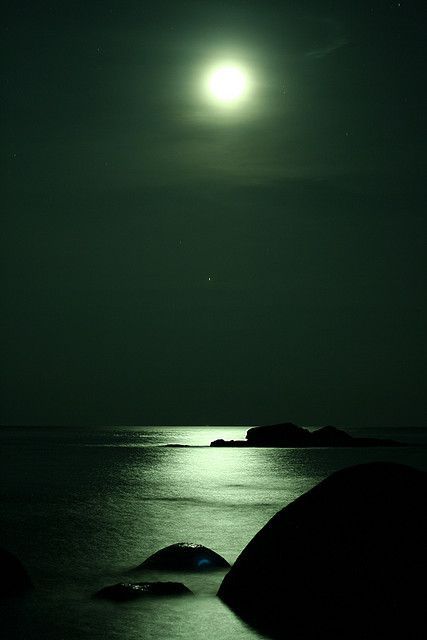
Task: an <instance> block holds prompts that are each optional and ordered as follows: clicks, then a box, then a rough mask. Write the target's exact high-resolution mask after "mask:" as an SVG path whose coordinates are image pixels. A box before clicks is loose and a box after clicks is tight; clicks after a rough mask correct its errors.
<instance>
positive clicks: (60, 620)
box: [0, 426, 427, 640]
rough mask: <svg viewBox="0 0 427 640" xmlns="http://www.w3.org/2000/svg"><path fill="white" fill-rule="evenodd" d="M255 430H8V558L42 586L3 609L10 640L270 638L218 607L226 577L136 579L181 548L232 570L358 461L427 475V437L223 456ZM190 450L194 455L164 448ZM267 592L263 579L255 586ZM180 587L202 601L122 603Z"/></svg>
mask: <svg viewBox="0 0 427 640" xmlns="http://www.w3.org/2000/svg"><path fill="white" fill-rule="evenodd" d="M247 428H248V427H247V426H245V427H242V426H240V427H236V426H230V427H224V426H221V427H208V426H201V427H186V426H177V427H158V426H156V427H135V426H132V427H131V426H128V427H123V426H120V427H114V426H109V427H102V428H101V427H85V428H83V427H82V428H74V427H73V428H71V427H67V428H65V427H49V428H47V427H43V428H41V427H40V428H39V427H13V428H12V427H1V428H0V470H1V483H0V494H1V500H0V504H1V512H0V547H2V548H5V549H8V550H9V551H12V552H13V553H15V554H16V555H17V556H19V558H20V559H21V561H22V562H23V563H24V565H25V566H26V567H27V569H28V571H29V573H30V575H31V577H32V579H33V582H34V584H35V589H34V590H33V591H32V592H31V593H30V594H28V595H27V596H24V597H21V598H13V599H3V600H2V601H1V603H0V636H1V638H2V639H3V640H9V639H10V640H16V639H19V640H21V639H24V640H33V639H34V640H51V639H52V640H79V639H80V638H84V639H87V640H89V639H90V640H98V639H103V640H119V639H120V640H209V639H211V638H212V639H220V640H249V639H250V638H261V637H262V636H261V635H260V634H259V633H258V632H256V631H255V630H253V629H252V628H250V627H248V626H247V625H246V624H245V623H244V622H242V621H241V620H240V619H239V618H238V617H237V616H236V615H235V614H234V613H233V612H232V611H230V610H229V609H228V607H227V606H226V605H224V604H223V603H222V602H221V601H220V600H219V599H218V598H217V597H216V595H215V594H216V592H217V590H218V587H219V585H220V583H221V580H222V578H223V576H224V571H214V572H206V573H199V574H191V573H182V572H159V571H157V572H156V571H148V570H145V571H142V570H136V567H137V566H138V565H139V564H140V563H141V562H142V561H143V560H144V559H145V558H147V557H148V556H149V555H150V554H152V553H153V552H155V551H157V550H159V549H161V548H162V547H164V546H166V545H169V544H173V543H176V542H195V543H200V544H203V545H206V546H207V547H210V548H212V549H214V550H215V551H216V552H218V553H220V554H221V555H222V556H224V557H225V558H226V559H227V560H228V561H229V562H230V563H233V561H234V560H235V559H236V557H237V556H238V555H239V553H240V552H241V551H242V549H243V548H244V547H245V545H246V544H247V543H248V542H249V541H250V540H251V538H252V537H253V536H254V535H255V534H256V533H257V531H258V530H259V529H260V528H261V527H262V526H263V525H264V524H265V523H266V522H267V521H268V520H269V519H270V518H271V517H272V516H273V515H274V514H275V513H276V512H277V511H278V510H279V509H281V508H282V507H284V506H285V505H286V504H288V503H289V502H291V501H292V500H294V499H295V498H297V497H298V496H300V495H301V494H302V493H304V492H305V491H307V490H308V489H310V488H311V487H312V486H314V485H315V484H317V483H318V482H319V481H320V480H322V479H323V478H325V477H327V476H328V475H329V474H331V473H332V472H334V471H336V470H338V469H340V468H343V467H346V466H349V465H353V464H358V463H363V462H369V461H374V460H388V461H396V462H403V463H406V464H409V465H412V466H414V467H417V468H420V469H425V470H427V431H426V430H425V429H411V428H409V427H408V428H406V429H385V430H384V429H383V430H381V431H378V430H375V429H370V430H369V429H359V430H355V429H353V430H349V432H350V433H352V434H353V435H363V436H367V435H371V436H382V437H390V438H394V439H397V440H401V441H404V442H407V443H410V444H409V446H406V447H398V448H382V447H380V448H363V449H341V448H334V449H332V448H322V449H273V448H271V449H270V448H265V449H264V448H263V449H252V448H251V449H239V448H237V449H236V448H234V449H221V448H219V449H218V448H209V446H206V445H208V444H209V442H210V441H211V440H214V439H216V438H225V439H242V438H244V435H245V433H246V430H247ZM172 443H176V444H178V443H179V444H186V445H192V446H191V447H188V448H173V447H165V446H164V445H166V444H172ZM253 579H254V581H256V579H257V576H256V575H254V576H253ZM152 580H162V581H164V580H173V581H178V582H183V583H184V584H185V585H187V587H189V588H190V589H191V590H192V591H193V593H194V596H185V597H167V598H154V597H151V598H145V599H143V600H137V601H133V602H129V603H120V604H118V603H112V602H108V601H103V600H99V599H96V598H94V597H93V595H94V593H95V592H96V591H97V590H99V589H100V588H102V587H104V586H107V585H111V584H115V583H117V582H121V581H125V582H138V581H152Z"/></svg>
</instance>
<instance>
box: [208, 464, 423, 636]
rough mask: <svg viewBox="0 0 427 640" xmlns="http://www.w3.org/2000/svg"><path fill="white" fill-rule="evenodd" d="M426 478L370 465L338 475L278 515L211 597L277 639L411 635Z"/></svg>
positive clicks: (419, 621) (417, 617) (419, 588)
mask: <svg viewBox="0 0 427 640" xmlns="http://www.w3.org/2000/svg"><path fill="white" fill-rule="evenodd" d="M426 540H427V474H426V473H425V472H422V471H418V470H416V469H413V468H411V467H407V466H405V465H400V464H393V463H380V462H379V463H371V464H365V465H359V466H355V467H349V468H347V469H344V470H342V471H338V472H336V473H334V474H333V475H331V476H330V477H329V478H327V479H326V480H324V481H322V482H321V483H320V484H318V485H317V486H316V487H314V488H313V489H311V490H310V491H308V492H307V493H305V494H304V495H302V496H301V497H300V498H298V499H297V500H295V501H294V502H292V503H291V504H289V505H288V506H286V507H285V508H284V509H282V510H281V511H279V512H278V513H277V514H276V515H275V516H274V517H273V518H272V519H271V520H270V521H269V522H268V523H267V524H266V525H265V527H264V528H263V529H261V531H260V532H259V533H258V534H257V535H256V536H255V537H254V538H253V539H252V540H251V542H250V543H249V544H248V545H247V547H246V548H245V549H244V550H243V552H242V553H241V555H240V556H239V557H238V559H237V560H236V562H235V564H234V566H233V567H232V568H231V569H230V571H229V572H228V574H227V575H226V576H225V578H224V580H223V582H222V584H221V587H220V590H219V592H218V595H219V597H220V598H221V599H222V600H223V601H224V602H225V603H227V604H228V605H229V606H230V607H231V608H232V609H233V610H234V611H235V612H236V613H237V614H239V615H240V616H241V617H242V618H243V619H244V620H245V621H246V622H248V623H250V624H252V625H254V626H255V627H257V628H258V629H260V630H261V631H262V632H264V633H267V634H268V635H270V636H272V637H277V638H285V637H289V638H310V639H311V638H324V637H326V638H332V637H333V638H338V637H341V638H349V637H351V638H353V637H359V638H364V639H366V638H369V639H371V638H377V637H387V635H389V636H390V637H396V634H399V635H400V637H402V638H416V637H419V635H417V634H419V631H418V630H417V628H418V625H419V626H420V628H423V616H424V611H425V575H426V569H427V566H426Z"/></svg>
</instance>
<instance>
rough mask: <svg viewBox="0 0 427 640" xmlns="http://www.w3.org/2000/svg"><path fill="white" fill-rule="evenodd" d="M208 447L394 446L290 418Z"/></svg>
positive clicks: (391, 441) (385, 440)
mask: <svg viewBox="0 0 427 640" xmlns="http://www.w3.org/2000/svg"><path fill="white" fill-rule="evenodd" d="M210 446H211V447H396V446H405V445H403V443H401V442H397V441H396V440H387V439H382V438H354V437H353V436H351V435H350V434H348V433H346V432H345V431H343V430H342V429H337V428H336V427H322V428H321V429H316V430H315V431H309V430H308V429H305V428H304V427H299V426H298V425H296V424H293V423H292V422H283V423H281V424H272V425H268V426H262V427H252V428H251V429H249V430H248V431H247V433H246V440H222V439H221V440H214V441H213V442H211V444H210Z"/></svg>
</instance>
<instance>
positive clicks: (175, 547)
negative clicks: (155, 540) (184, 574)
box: [138, 542, 230, 571]
mask: <svg viewBox="0 0 427 640" xmlns="http://www.w3.org/2000/svg"><path fill="white" fill-rule="evenodd" d="M229 566H230V565H229V563H228V562H227V560H225V559H224V558H223V557H222V556H220V555H219V554H218V553H216V552H215V551H212V549H208V547H204V546H203V545H201V544H193V543H190V542H179V543H177V544H171V545H170V546H168V547H164V548H163V549H160V551H157V552H156V553H153V555H152V556H150V557H149V558H147V559H146V560H144V562H143V563H142V564H141V565H139V567H138V569H165V570H171V571H206V570H212V569H223V568H226V567H229Z"/></svg>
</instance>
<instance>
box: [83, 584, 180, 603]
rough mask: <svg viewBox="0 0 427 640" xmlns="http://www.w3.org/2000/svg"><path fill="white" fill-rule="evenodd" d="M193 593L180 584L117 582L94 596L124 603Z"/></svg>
mask: <svg viewBox="0 0 427 640" xmlns="http://www.w3.org/2000/svg"><path fill="white" fill-rule="evenodd" d="M183 595H193V592H192V591H190V589H188V587H186V586H185V584H182V583H181V582H136V583H130V582H129V583H128V582H119V583H118V584H112V585H110V586H108V587H104V588H103V589H100V590H99V591H98V592H97V593H96V594H95V596H96V597H97V598H103V599H105V600H114V601H115V602H125V601H127V600H135V599H137V598H144V597H146V596H183Z"/></svg>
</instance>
